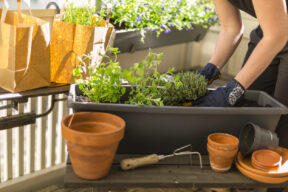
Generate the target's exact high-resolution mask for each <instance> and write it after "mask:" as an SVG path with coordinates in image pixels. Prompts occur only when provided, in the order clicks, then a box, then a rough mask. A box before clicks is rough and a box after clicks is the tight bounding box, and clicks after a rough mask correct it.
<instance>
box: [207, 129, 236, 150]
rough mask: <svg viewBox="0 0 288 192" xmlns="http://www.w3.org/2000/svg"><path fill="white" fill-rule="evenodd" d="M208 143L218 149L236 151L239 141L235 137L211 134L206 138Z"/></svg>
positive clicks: (224, 134) (225, 134)
mask: <svg viewBox="0 0 288 192" xmlns="http://www.w3.org/2000/svg"><path fill="white" fill-rule="evenodd" d="M208 143H209V144H210V145H211V146H213V147H216V148H218V149H223V150H233V149H238V145H239V140H238V138H237V137H235V136H233V135H230V134H227V133H212V134H210V135H209V136H208Z"/></svg>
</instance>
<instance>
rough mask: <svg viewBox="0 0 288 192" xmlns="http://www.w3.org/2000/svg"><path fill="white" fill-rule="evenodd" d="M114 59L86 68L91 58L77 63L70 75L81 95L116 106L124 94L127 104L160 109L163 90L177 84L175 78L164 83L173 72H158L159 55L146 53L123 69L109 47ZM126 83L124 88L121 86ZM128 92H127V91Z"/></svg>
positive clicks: (115, 52) (114, 50)
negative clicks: (140, 59) (139, 60)
mask: <svg viewBox="0 0 288 192" xmlns="http://www.w3.org/2000/svg"><path fill="white" fill-rule="evenodd" d="M110 50H111V52H112V53H113V55H114V59H112V58H111V57H108V56H107V55H104V56H103V57H104V58H105V59H104V60H103V62H102V63H101V64H100V65H99V66H95V65H89V63H91V61H92V57H93V55H88V56H86V57H84V59H83V60H80V64H79V65H78V66H77V67H76V68H75V69H74V71H73V76H74V78H75V82H76V84H78V87H79V89H80V90H81V91H82V93H83V95H85V96H87V97H89V98H90V100H91V101H93V102H96V103H119V102H121V98H122V97H123V95H124V94H125V93H126V92H127V93H126V94H128V95H129V96H128V100H126V101H125V103H126V104H136V105H155V106H163V99H162V98H163V97H162V95H161V94H162V91H161V90H162V89H164V88H168V87H170V86H171V84H172V83H174V84H178V83H177V81H178V80H177V78H178V79H179V77H178V76H176V78H174V79H173V80H170V81H167V77H168V76H169V75H170V76H171V75H172V73H173V71H174V69H172V68H171V69H169V70H168V71H167V73H164V74H160V73H159V72H158V70H157V67H158V65H159V64H160V62H161V58H162V54H154V53H152V51H151V50H149V54H148V56H147V57H146V58H145V59H144V60H142V61H141V62H139V63H135V64H134V65H133V67H130V68H129V69H126V70H122V69H121V67H120V65H119V62H118V61H117V53H118V49H117V48H110ZM124 83H126V84H128V85H129V86H128V89H126V87H127V86H123V84H124ZM128 90H129V91H128Z"/></svg>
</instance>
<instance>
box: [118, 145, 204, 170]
mask: <svg viewBox="0 0 288 192" xmlns="http://www.w3.org/2000/svg"><path fill="white" fill-rule="evenodd" d="M187 147H191V145H186V146H184V147H181V148H179V149H176V150H175V151H174V152H173V154H170V155H157V154H151V155H147V156H144V157H138V158H130V159H123V160H122V161H121V163H120V166H121V169H122V170H130V169H135V168H137V167H141V166H146V165H153V164H157V163H158V162H159V161H160V160H162V159H166V158H169V157H174V156H180V155H198V157H199V161H200V167H201V168H202V158H201V154H200V153H199V152H192V151H182V152H180V151H181V150H183V149H186V148H187ZM190 159H191V161H192V158H190ZM191 164H192V162H191Z"/></svg>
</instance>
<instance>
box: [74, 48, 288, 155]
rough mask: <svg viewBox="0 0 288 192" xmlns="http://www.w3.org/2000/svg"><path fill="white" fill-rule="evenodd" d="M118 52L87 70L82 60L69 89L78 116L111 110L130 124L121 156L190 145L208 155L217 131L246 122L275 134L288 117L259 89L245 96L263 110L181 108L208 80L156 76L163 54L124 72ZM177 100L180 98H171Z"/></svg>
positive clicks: (231, 130) (199, 93) (236, 129)
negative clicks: (208, 141) (211, 137)
mask: <svg viewBox="0 0 288 192" xmlns="http://www.w3.org/2000/svg"><path fill="white" fill-rule="evenodd" d="M116 53H117V49H114V56H115V58H114V59H111V58H107V57H106V56H105V58H106V59H107V61H105V62H102V63H101V64H100V65H99V66H91V65H90V66H89V68H88V69H87V68H86V67H85V64H84V63H85V62H83V61H82V62H81V63H82V65H81V66H79V67H78V68H76V69H75V70H74V75H75V77H76V79H77V80H76V84H74V85H71V88H70V95H69V97H68V106H69V107H71V108H73V111H74V112H81V111H97V112H109V113H112V114H116V115H119V116H120V117H122V118H123V119H124V120H125V122H126V125H127V126H126V131H125V137H124V139H123V140H122V141H121V143H120V146H119V150H118V152H120V153H169V152H170V151H173V149H174V148H175V147H176V146H181V145H186V144H192V146H193V150H197V151H199V152H201V153H206V147H205V146H206V138H207V135H209V134H211V133H213V132H225V133H229V134H232V135H238V132H239V130H240V128H241V127H243V126H244V125H246V124H247V122H253V123H256V124H259V125H260V126H261V127H263V128H266V129H269V130H272V131H273V130H274V129H275V128H276V125H277V123H278V121H279V118H280V116H281V115H282V114H286V113H288V110H287V108H286V107H285V106H284V105H282V104H281V103H279V102H278V101H276V100H275V99H273V98H272V97H270V96H269V95H268V94H266V93H264V92H260V91H247V92H246V95H245V98H246V99H249V100H253V101H255V102H257V103H258V104H259V105H261V106H263V107H239V106H238V107H230V108H227V107H197V106H191V107H187V106H183V102H187V101H190V100H192V101H193V100H194V99H197V97H199V96H202V95H203V94H205V92H206V91H207V89H206V86H207V85H205V83H206V84H207V82H206V81H205V80H204V78H202V77H201V76H199V75H197V74H195V73H184V74H181V73H180V74H177V75H175V76H174V78H171V79H172V80H168V81H167V78H168V75H173V74H172V72H173V70H169V71H168V72H167V73H165V74H160V73H158V71H157V66H158V65H159V63H160V61H161V57H162V55H161V54H160V55H159V54H153V53H152V52H151V51H150V53H149V55H148V56H147V58H146V59H145V60H143V61H141V62H138V63H135V64H134V66H133V67H132V68H130V69H128V70H122V69H121V67H120V66H119V63H118V62H117V58H116V56H117V54H116ZM87 75H88V77H86V76H87ZM201 78H202V80H201ZM191 81H192V82H191ZM123 84H125V86H123ZM190 87H191V88H190ZM193 88H194V89H195V90H193ZM190 89H192V90H190ZM196 89H197V90H198V91H197V90H196ZM178 93H180V94H178ZM191 93H194V94H195V93H196V95H191ZM95 95H96V96H95ZM87 96H89V98H87ZM174 96H179V98H180V99H178V98H177V99H173V98H172V97H174ZM181 96H184V97H181ZM169 97H171V98H169ZM83 98H85V99H83ZM175 100H177V102H178V101H179V104H178V105H175V106H169V105H165V104H167V103H169V102H172V103H173V105H174V104H175ZM192 103H193V102H192Z"/></svg>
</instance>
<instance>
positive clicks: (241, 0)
mask: <svg viewBox="0 0 288 192" xmlns="http://www.w3.org/2000/svg"><path fill="white" fill-rule="evenodd" d="M272 1H273V0H272ZM229 2H230V3H231V4H232V5H234V6H235V7H237V8H238V9H240V10H242V11H244V12H246V13H248V14H250V15H252V16H253V17H256V14H255V10H254V6H253V3H252V0H229ZM286 2H287V8H288V0H286Z"/></svg>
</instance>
